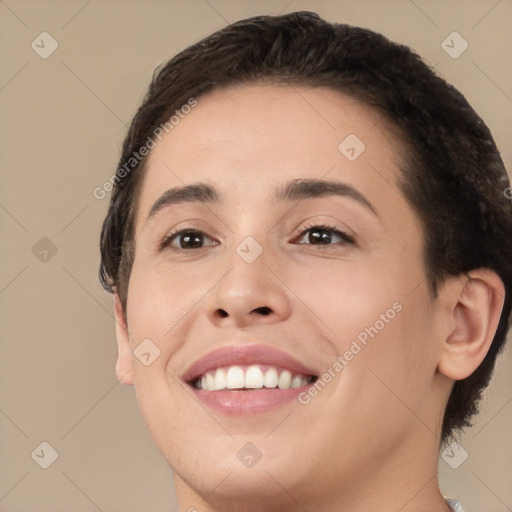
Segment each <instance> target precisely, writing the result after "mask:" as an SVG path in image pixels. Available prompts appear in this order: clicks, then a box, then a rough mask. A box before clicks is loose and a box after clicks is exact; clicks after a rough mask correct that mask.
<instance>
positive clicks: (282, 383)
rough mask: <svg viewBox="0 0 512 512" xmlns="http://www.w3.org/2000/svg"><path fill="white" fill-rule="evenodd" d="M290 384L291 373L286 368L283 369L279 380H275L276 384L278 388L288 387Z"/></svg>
mask: <svg viewBox="0 0 512 512" xmlns="http://www.w3.org/2000/svg"><path fill="white" fill-rule="evenodd" d="M291 385H292V374H291V372H289V371H288V370H284V372H282V373H281V375H279V380H278V381H277V386H278V388H279V389H290V387H291Z"/></svg>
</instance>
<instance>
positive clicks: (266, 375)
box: [189, 364, 317, 391]
mask: <svg viewBox="0 0 512 512" xmlns="http://www.w3.org/2000/svg"><path fill="white" fill-rule="evenodd" d="M316 379H317V377H316V376H315V375H306V374H303V373H292V372H291V371H290V370H287V369H286V368H280V367H278V366H273V365H261V364H253V365H232V366H225V367H221V368H215V369H212V370H209V371H207V372H205V373H204V374H202V375H201V376H199V377H197V378H196V379H194V380H193V381H191V382H189V384H190V385H191V386H193V387H194V388H195V389H200V390H203V391H254V390H257V389H280V390H286V389H297V388H301V387H304V386H307V385H308V384H311V383H313V382H315V381H316Z"/></svg>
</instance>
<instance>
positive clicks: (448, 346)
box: [438, 269, 505, 380]
mask: <svg viewBox="0 0 512 512" xmlns="http://www.w3.org/2000/svg"><path fill="white" fill-rule="evenodd" d="M449 279H450V278H449ZM448 287H449V288H451V289H452V291H453V292H455V293H453V294H451V297H453V299H452V305H451V307H450V310H451V312H450V314H451V318H450V325H451V326H452V328H451V331H450V332H449V333H448V335H447V336H446V338H445V339H444V341H443V343H442V349H441V354H440V358H439V363H438V370H439V371H440V372H441V373H442V374H443V375H445V376H447V377H449V378H450V379H453V380H462V379H465V378H466V377H469V376H470V375H471V374H472V373H473V372H474V371H475V370H476V369H477V368H478V366H479V365H480V363H481V362H482V361H483V360H484V358H485V356H486V354H487V352H488V350H489V348H490V346H491V343H492V340H493V339H494V335H495V334H496V329H497V328H498V323H499V320H500V315H501V311H502V309H503V303H504V299H505V287H504V285H503V282H502V281H501V279H500V278H499V276H498V275H497V274H496V273H495V272H493V271H492V270H489V269H478V270H473V271H471V272H469V273H468V274H466V277H465V278H464V277H463V276H458V277H454V278H453V279H451V281H450V283H449V284H448Z"/></svg>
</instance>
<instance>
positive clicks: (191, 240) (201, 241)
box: [162, 229, 217, 249]
mask: <svg viewBox="0 0 512 512" xmlns="http://www.w3.org/2000/svg"><path fill="white" fill-rule="evenodd" d="M162 245H163V246H164V247H169V246H171V247H173V248H176V249H200V248H202V247H207V246H210V245H217V242H215V241H214V240H212V239H211V238H210V237H208V236H206V235H205V234H204V233H202V232H201V231H196V230H193V229H184V230H181V231H179V232H178V233H174V234H172V235H170V236H168V237H167V238H166V239H165V240H164V243H163V244H162Z"/></svg>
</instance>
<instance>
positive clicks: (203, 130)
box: [136, 84, 405, 230]
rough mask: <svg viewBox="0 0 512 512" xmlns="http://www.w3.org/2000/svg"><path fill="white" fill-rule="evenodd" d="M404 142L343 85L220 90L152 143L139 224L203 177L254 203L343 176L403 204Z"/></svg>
mask: <svg viewBox="0 0 512 512" xmlns="http://www.w3.org/2000/svg"><path fill="white" fill-rule="evenodd" d="M187 110H188V109H187ZM400 146H401V143H400V141H399V139H398V137H397V136H396V133H394V132H393V130H392V129H391V128H390V126H389V124H388V123H387V122H386V121H385V120H384V119H383V116H382V114H381V113H380V112H378V111H376V110H374V109H371V108H369V107H368V106H366V105H364V104H362V103H361V102H360V101H358V100H356V99H354V98H352V97H350V96H347V95H344V94H341V93H339V92H337V91H333V90H330V89H327V88H323V87H315V88H313V87H306V86H297V85H291V84H250V85H242V86H234V87H228V88H223V89H216V90H213V91H212V92H210V93H207V94H205V95H204V96H200V97H199V98H197V106H195V107H194V108H193V109H191V110H190V112H189V113H188V114H185V115H182V117H181V118H180V121H179V124H177V125H176V126H174V128H173V129H172V131H170V133H168V134H167V135H165V136H164V137H163V138H162V140H161V141H157V144H156V146H155V147H154V148H153V149H152V150H151V153H150V155H149V156H148V160H147V162H146V175H145V178H144V180H143V183H142V190H141V191H140V194H139V205H138V215H137V222H136V230H138V229H140V227H141V224H142V223H143V220H144V219H145V218H146V217H147V215H148V213H149V211H150V209H151V206H152V204H153V203H154V201H156V200H157V199H158V197H159V196H160V195H161V194H162V192H164V191H165V190H167V189H169V188H172V187H176V186H183V185H188V184H192V183H197V182H205V183H208V184H211V185H213V186H214V187H215V188H218V189H220V191H221V192H224V193H226V194H227V195H228V196H229V197H232V198H233V197H237V199H238V201H240V200H241V199H243V200H244V202H246V204H247V205H249V204H250V203H251V202H252V201H254V202H257V201H260V200H264V198H265V197H270V195H272V193H273V192H274V191H275V188H276V186H279V185H281V184H283V183H286V182H288V181H291V180H293V179H300V178H316V179H321V178H326V179H330V180H338V181H342V182H346V183H349V184H351V185H352V186H356V187H358V188H359V189H363V190H366V191H367V192H368V193H370V195H375V191H376V190H377V189H380V191H381V194H378V195H380V196H381V199H382V201H381V202H385V201H386V199H388V200H389V199H391V198H393V196H395V197H394V198H393V199H394V200H395V202H396V196H397V195H399V193H398V189H397V188H396V186H395V185H394V183H395V182H396V177H397V175H398V160H399V155H400V154H401V150H400ZM377 199H378V198H377ZM400 202H402V199H401V201H400ZM404 206H405V205H404Z"/></svg>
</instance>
